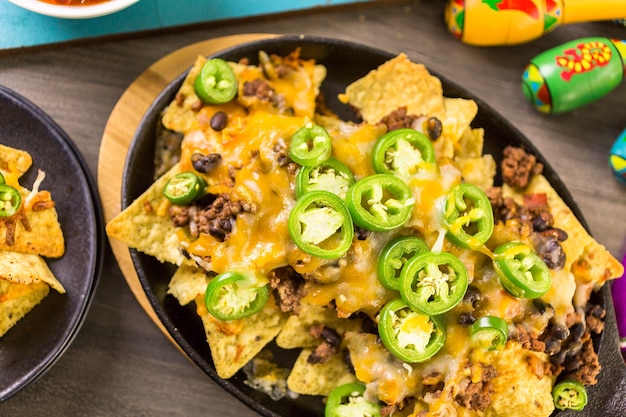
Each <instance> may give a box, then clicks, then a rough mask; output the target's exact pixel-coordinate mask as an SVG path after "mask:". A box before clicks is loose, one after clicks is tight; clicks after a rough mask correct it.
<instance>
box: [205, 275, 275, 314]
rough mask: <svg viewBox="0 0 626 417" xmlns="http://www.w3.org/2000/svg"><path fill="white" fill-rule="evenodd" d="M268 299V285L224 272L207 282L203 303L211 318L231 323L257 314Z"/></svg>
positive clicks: (256, 279) (254, 279)
mask: <svg viewBox="0 0 626 417" xmlns="http://www.w3.org/2000/svg"><path fill="white" fill-rule="evenodd" d="M268 297H269V289H268V284H263V283H262V282H260V280H259V279H258V278H256V277H249V276H244V275H243V274H241V273H238V272H224V273H222V274H219V275H218V276H216V277H215V278H213V279H212V280H211V282H209V285H208V286H207V288H206V292H205V295H204V302H205V304H206V308H207V310H209V313H211V315H212V316H213V317H215V318H217V319H219V320H222V321H231V320H239V319H242V318H244V317H248V316H251V315H253V314H254V313H257V312H258V311H259V310H261V309H262V308H263V306H265V303H266V302H267V299H268Z"/></svg>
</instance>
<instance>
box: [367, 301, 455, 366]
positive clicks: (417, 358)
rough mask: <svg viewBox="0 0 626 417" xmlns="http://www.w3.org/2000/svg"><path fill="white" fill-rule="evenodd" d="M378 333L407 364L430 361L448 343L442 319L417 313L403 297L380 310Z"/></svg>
mask: <svg viewBox="0 0 626 417" xmlns="http://www.w3.org/2000/svg"><path fill="white" fill-rule="evenodd" d="M378 334H379V335H380V339H381V340H382V342H383V345H385V347H386V348H387V350H389V352H391V354H393V355H394V356H395V357H397V358H398V359H400V360H402V361H404V362H407V363H418V362H424V361H426V360H428V359H430V358H431V357H433V356H434V355H435V354H436V353H437V352H439V350H440V349H441V348H442V347H443V345H444V343H445V340H446V329H445V323H444V321H443V317H442V316H429V315H426V314H422V313H420V312H417V311H415V310H414V309H412V308H411V307H410V306H409V305H408V304H407V303H406V302H405V301H404V300H402V299H401V298H396V299H394V300H391V301H389V302H388V303H387V304H385V306H384V307H383V308H382V310H381V311H380V316H379V318H378Z"/></svg>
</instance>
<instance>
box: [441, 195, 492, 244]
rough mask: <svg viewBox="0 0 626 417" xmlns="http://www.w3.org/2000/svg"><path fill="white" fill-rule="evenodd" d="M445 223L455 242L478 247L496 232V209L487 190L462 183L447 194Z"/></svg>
mask: <svg viewBox="0 0 626 417" xmlns="http://www.w3.org/2000/svg"><path fill="white" fill-rule="evenodd" d="M442 217H443V224H444V227H445V228H446V230H447V231H448V233H447V236H448V239H450V241H452V242H453V243H455V244H457V245H459V246H461V247H463V248H466V249H473V250H476V249H478V248H480V247H481V246H482V245H483V244H484V243H485V242H486V241H487V240H488V239H489V238H490V237H491V234H492V233H493V209H492V207H491V203H490V202H489V198H488V197H487V195H486V194H485V192H484V191H483V190H481V189H480V188H478V187H477V186H475V185H472V184H467V183H465V184H459V185H457V186H455V187H453V188H452V189H451V190H450V191H449V192H448V194H447V196H446V199H445V203H444V207H443V215H442Z"/></svg>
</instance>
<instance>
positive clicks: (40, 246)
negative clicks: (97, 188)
mask: <svg viewBox="0 0 626 417" xmlns="http://www.w3.org/2000/svg"><path fill="white" fill-rule="evenodd" d="M40 193H46V194H47V195H48V196H49V193H48V192H47V191H40ZM26 195H28V190H26V189H22V197H23V198H24V197H26ZM46 198H49V197H46ZM23 213H25V219H20V218H19V214H18V215H15V216H12V217H10V218H4V219H2V220H0V250H5V251H14V252H22V253H31V254H37V255H40V256H45V257H47V258H59V257H61V256H63V254H64V253H65V238H64V237H63V231H62V230H61V224H60V223H59V216H58V214H57V211H56V209H55V208H54V207H49V208H46V209H43V210H38V211H33V210H25V211H23ZM8 222H11V223H13V225H14V227H15V232H14V241H13V242H10V241H9V239H7V232H8ZM26 225H27V226H28V228H27V227H26Z"/></svg>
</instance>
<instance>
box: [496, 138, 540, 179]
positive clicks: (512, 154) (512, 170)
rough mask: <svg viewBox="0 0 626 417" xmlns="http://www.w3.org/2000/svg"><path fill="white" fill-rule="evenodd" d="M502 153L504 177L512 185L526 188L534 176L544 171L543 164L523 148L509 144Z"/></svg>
mask: <svg viewBox="0 0 626 417" xmlns="http://www.w3.org/2000/svg"><path fill="white" fill-rule="evenodd" d="M502 154H503V156H504V159H503V160H502V164H501V167H502V179H503V181H504V182H505V183H506V184H507V185H509V186H511V187H515V188H526V187H527V186H528V183H529V182H530V180H531V179H532V177H533V176H535V175H539V174H540V173H541V172H542V171H543V164H542V163H540V162H537V158H536V157H535V156H534V155H532V154H529V153H527V152H526V151H525V150H524V149H522V148H518V147H514V146H507V147H506V148H504V151H503V152H502Z"/></svg>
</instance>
